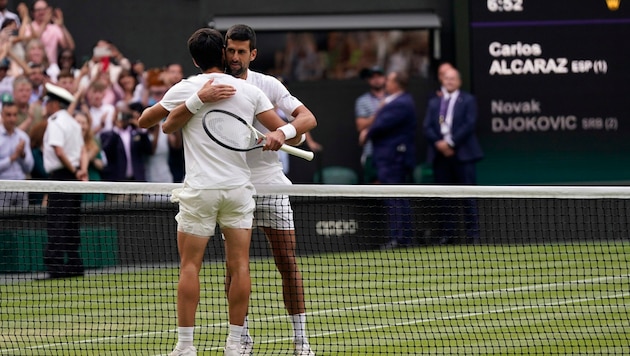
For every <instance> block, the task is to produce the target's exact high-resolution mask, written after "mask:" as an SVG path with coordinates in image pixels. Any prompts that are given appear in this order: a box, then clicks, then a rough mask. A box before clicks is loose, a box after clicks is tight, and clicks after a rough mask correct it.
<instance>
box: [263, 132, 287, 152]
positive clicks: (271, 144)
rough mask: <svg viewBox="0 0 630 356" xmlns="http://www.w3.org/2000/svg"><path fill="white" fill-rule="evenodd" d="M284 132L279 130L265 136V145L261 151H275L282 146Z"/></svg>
mask: <svg viewBox="0 0 630 356" xmlns="http://www.w3.org/2000/svg"><path fill="white" fill-rule="evenodd" d="M284 141H285V137H284V132H282V131H280V130H276V131H271V132H269V133H267V134H266V135H265V145H264V146H263V151H269V150H271V151H277V150H279V149H280V147H281V146H282V145H283V144H284Z"/></svg>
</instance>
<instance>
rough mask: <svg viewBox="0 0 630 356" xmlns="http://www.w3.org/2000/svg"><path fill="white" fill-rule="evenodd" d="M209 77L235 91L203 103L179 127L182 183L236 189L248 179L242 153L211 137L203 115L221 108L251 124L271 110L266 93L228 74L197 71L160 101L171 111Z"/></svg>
mask: <svg viewBox="0 0 630 356" xmlns="http://www.w3.org/2000/svg"><path fill="white" fill-rule="evenodd" d="M211 78H214V84H227V85H231V86H233V87H235V88H236V94H235V95H234V96H232V97H231V98H229V99H225V100H220V101H218V102H214V103H206V104H204V105H203V106H202V107H201V109H200V110H199V111H198V112H197V113H195V114H194V115H193V117H192V118H191V119H190V120H189V121H188V123H186V125H185V126H184V127H183V128H182V136H183V141H184V160H185V162H186V178H185V183H186V184H187V185H189V186H190V187H192V188H195V189H231V188H236V187H240V186H243V185H244V184H246V183H248V182H249V181H250V170H249V167H248V166H247V162H246V160H245V153H244V152H237V151H232V150H229V149H226V148H224V147H221V146H220V145H219V144H217V143H216V142H214V141H213V140H212V139H210V138H209V137H208V135H207V134H206V132H205V130H204V129H203V122H202V120H203V116H204V115H205V113H207V112H208V111H210V110H216V109H220V110H225V111H228V112H231V113H233V114H235V115H236V116H239V117H241V118H242V119H244V120H246V121H247V122H249V123H250V124H251V123H252V122H253V120H254V117H255V116H256V115H258V114H260V113H261V112H264V111H268V110H272V109H273V105H272V104H271V102H270V101H269V99H267V97H266V96H265V94H264V93H263V92H262V91H261V90H260V89H258V88H256V87H255V86H253V85H250V84H248V83H246V82H245V81H243V80H241V79H237V78H234V77H232V76H231V75H227V74H223V73H211V74H199V75H196V76H194V77H191V78H188V79H184V80H182V81H180V82H179V83H177V84H175V85H174V86H173V87H171V88H170V89H169V90H168V91H167V92H166V94H165V95H164V97H163V98H162V100H161V101H160V104H161V105H162V106H163V107H164V108H165V109H166V110H168V111H172V110H173V109H175V108H176V107H177V106H178V105H179V104H181V103H183V102H185V101H186V99H188V98H189V97H190V96H191V95H193V94H194V93H196V92H197V91H199V89H200V88H201V87H202V86H203V85H204V84H205V83H206V82H207V81H208V80H209V79H211ZM255 151H262V150H261V149H256V150H255Z"/></svg>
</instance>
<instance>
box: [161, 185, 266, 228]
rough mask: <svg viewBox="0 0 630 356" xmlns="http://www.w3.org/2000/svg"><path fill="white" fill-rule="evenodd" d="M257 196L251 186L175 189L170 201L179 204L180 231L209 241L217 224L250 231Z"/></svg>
mask: <svg viewBox="0 0 630 356" xmlns="http://www.w3.org/2000/svg"><path fill="white" fill-rule="evenodd" d="M255 192H256V191H255V189H254V186H253V185H251V184H250V183H248V184H247V185H244V186H242V187H239V188H234V189H193V188H191V187H188V186H184V187H183V188H178V189H174V190H173V193H172V197H171V201H173V202H179V213H177V215H176V216H175V220H176V221H177V231H181V232H185V233H188V234H193V235H197V236H205V237H210V236H213V235H214V230H215V226H216V225H217V223H218V224H219V226H220V227H221V228H233V229H251V228H252V221H253V218H254V208H255V202H254V198H253V195H254V193H255Z"/></svg>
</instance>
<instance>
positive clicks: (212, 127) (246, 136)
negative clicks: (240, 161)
mask: <svg viewBox="0 0 630 356" xmlns="http://www.w3.org/2000/svg"><path fill="white" fill-rule="evenodd" d="M204 121H205V124H206V127H207V129H208V134H209V135H211V137H212V136H214V138H215V139H216V140H218V141H220V142H221V143H223V144H224V145H226V146H229V147H231V148H232V149H236V150H247V149H251V148H252V147H257V146H258V144H257V137H256V134H255V133H254V132H252V131H251V130H250V128H249V127H248V126H247V125H245V124H244V123H242V122H240V121H239V120H237V119H235V118H232V117H230V116H227V115H221V114H219V113H215V114H214V115H208V116H207V117H206V118H205V119H204Z"/></svg>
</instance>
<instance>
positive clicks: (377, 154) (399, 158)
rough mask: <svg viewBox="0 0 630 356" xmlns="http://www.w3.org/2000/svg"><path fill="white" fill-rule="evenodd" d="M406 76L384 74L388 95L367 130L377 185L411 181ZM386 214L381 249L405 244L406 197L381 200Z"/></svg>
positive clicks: (412, 113) (411, 113) (412, 111)
mask: <svg viewBox="0 0 630 356" xmlns="http://www.w3.org/2000/svg"><path fill="white" fill-rule="evenodd" d="M408 84H409V77H408V76H407V74H406V73H403V72H392V73H389V74H388V75H387V81H386V82H385V90H386V91H387V94H388V96H387V97H386V98H385V100H384V103H383V106H382V107H381V108H379V109H378V110H377V112H376V115H375V117H374V122H373V123H372V126H370V129H369V131H368V133H367V138H368V139H370V140H372V143H373V145H374V153H373V154H372V157H373V161H374V167H375V168H376V173H377V177H378V182H379V183H381V184H404V183H409V182H410V181H411V176H412V172H413V169H414V167H415V165H416V156H415V152H416V143H415V133H416V126H417V122H416V120H417V116H416V106H415V103H414V100H413V97H412V96H411V94H409V93H407V91H406V90H407V86H408ZM385 205H386V206H387V210H388V211H387V214H388V217H389V234H390V235H389V239H390V240H389V242H388V243H387V244H386V245H385V246H384V247H385V248H391V247H397V246H399V245H408V244H409V243H410V242H411V237H412V233H413V227H412V222H411V218H412V216H411V208H410V205H409V201H408V200H406V199H388V200H386V201H385Z"/></svg>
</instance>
